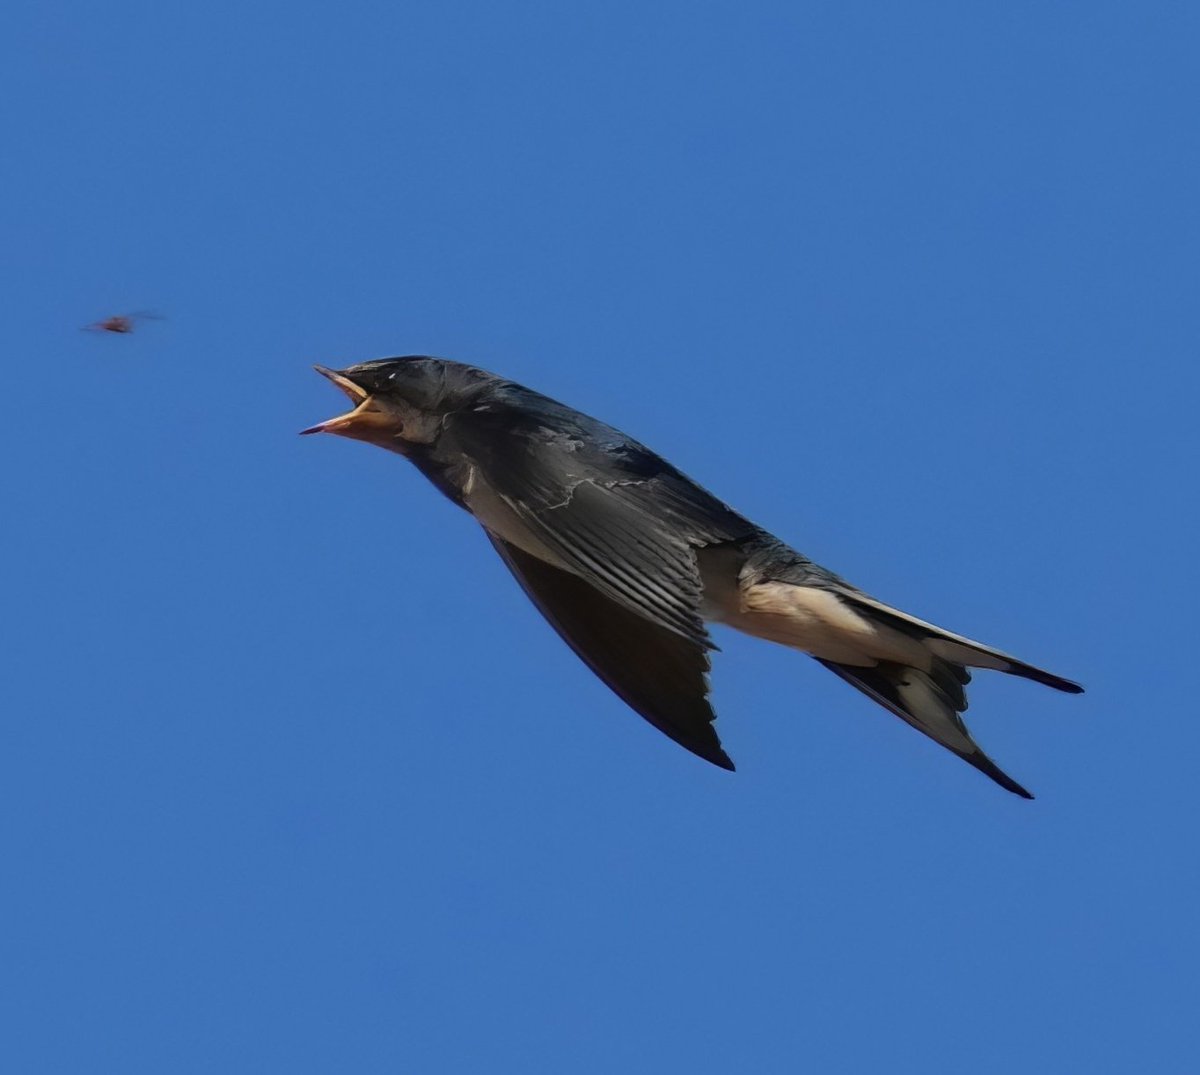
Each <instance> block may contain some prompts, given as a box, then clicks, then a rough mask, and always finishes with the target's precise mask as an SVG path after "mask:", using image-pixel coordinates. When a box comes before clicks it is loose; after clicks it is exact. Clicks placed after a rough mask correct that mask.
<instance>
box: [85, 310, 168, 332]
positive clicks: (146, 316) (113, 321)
mask: <svg viewBox="0 0 1200 1075" xmlns="http://www.w3.org/2000/svg"><path fill="white" fill-rule="evenodd" d="M161 320H162V318H161V317H160V316H159V315H158V314H152V313H145V312H141V313H136V314H113V316H112V317H106V318H105V319H104V320H103V321H93V322H92V323H91V324H90V325H84V326H83V331H84V332H117V333H125V332H132V331H133V329H134V326H135V325H136V324H137V323H138V322H139V321H161Z"/></svg>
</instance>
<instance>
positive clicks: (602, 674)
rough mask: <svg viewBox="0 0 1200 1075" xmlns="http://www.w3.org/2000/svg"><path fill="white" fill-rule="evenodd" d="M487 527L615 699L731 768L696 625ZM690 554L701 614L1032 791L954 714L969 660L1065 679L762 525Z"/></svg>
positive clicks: (1058, 682)
mask: <svg viewBox="0 0 1200 1075" xmlns="http://www.w3.org/2000/svg"><path fill="white" fill-rule="evenodd" d="M485 530H486V528H485ZM488 534H489V537H490V538H491V540H492V543H493V545H494V546H495V547H496V549H497V551H498V552H499V553H500V556H501V558H502V559H503V560H504V562H505V563H506V564H507V566H508V567H509V569H510V570H511V571H512V573H513V574H514V575H515V576H516V578H517V580H518V582H519V583H520V584H521V587H522V588H523V589H524V591H525V593H526V594H527V595H528V596H529V598H530V600H532V601H533V603H534V604H535V605H536V606H537V608H538V609H539V611H541V613H542V615H543V616H545V618H546V619H547V620H548V621H549V622H550V624H551V625H552V626H553V627H554V629H555V630H556V631H558V633H559V635H560V636H561V637H562V638H563V639H564V640H565V641H566V642H567V644H568V645H569V646H570V647H571V648H572V649H573V650H574V651H575V653H576V654H577V655H578V656H579V657H580V658H581V659H582V660H583V661H584V663H585V664H587V665H588V667H589V668H591V669H592V671H593V672H595V673H596V675H597V676H599V678H600V679H601V680H603V681H604V682H605V683H606V684H607V685H608V686H609V687H610V688H611V689H612V690H613V691H614V692H615V693H616V694H617V695H618V696H619V697H620V698H621V699H622V700H623V701H625V702H626V703H627V704H628V705H629V706H630V707H631V708H633V709H634V710H636V711H637V712H638V713H640V714H641V715H642V716H643V717H644V718H645V719H646V720H648V721H649V722H650V723H651V724H653V725H654V726H655V727H656V728H658V729H659V730H660V731H661V732H663V733H664V734H666V735H668V736H670V737H671V738H672V739H674V740H675V741H676V742H677V743H679V744H680V745H681V746H684V747H686V748H687V749H688V750H690V751H692V752H693V753H694V754H697V755H699V756H700V757H702V758H704V759H705V760H707V761H710V762H712V763H713V764H714V765H719V766H720V767H721V768H724V769H733V768H734V766H733V762H732V760H731V759H730V758H729V755H728V754H726V753H725V751H724V749H723V748H722V746H721V743H720V740H719V739H718V737H717V734H716V731H715V730H714V728H713V726H712V722H713V721H714V720H715V717H716V714H715V713H714V712H713V709H712V707H711V705H710V703H709V700H708V693H709V683H708V672H709V659H708V649H710V648H714V647H712V646H711V643H709V642H708V641H707V636H705V639H704V640H698V639H695V638H688V637H685V636H684V635H682V634H681V633H679V632H677V631H675V630H672V629H670V628H669V627H668V626H666V625H662V624H655V623H653V622H652V621H650V620H649V619H646V618H645V617H643V616H641V615H639V614H637V613H635V612H632V611H630V610H629V609H628V608H627V607H626V606H625V605H624V604H623V603H622V602H620V601H616V600H612V599H611V598H609V597H608V596H606V595H605V594H603V593H602V592H600V591H599V590H598V589H597V588H596V587H595V586H593V585H592V584H591V583H590V582H588V581H585V580H584V579H582V578H580V577H579V576H577V575H575V574H573V573H572V572H571V571H570V570H569V569H566V568H565V567H564V566H563V565H562V564H557V565H556V564H551V563H548V562H547V560H546V559H544V558H540V557H539V556H538V555H535V554H533V553H531V552H526V551H524V550H522V549H521V548H519V547H517V546H515V545H514V544H512V543H511V542H508V541H505V540H504V539H503V538H500V537H498V536H497V535H496V534H494V533H491V532H490V531H488ZM694 555H695V560H696V566H697V574H698V577H699V580H700V586H701V590H700V593H701V598H700V611H701V613H702V614H703V616H704V618H705V620H708V621H714V622H719V623H724V624H726V625H728V626H730V627H733V628H735V629H736V630H739V631H742V632H743V633H745V634H748V635H752V636H754V637H756V638H762V639H766V640H767V641H771V642H776V643H779V644H781V645H786V646H789V647H791V648H794V649H797V650H800V651H802V652H805V653H807V654H809V655H810V656H812V657H813V658H815V659H816V660H817V661H819V662H820V663H821V664H823V665H824V666H825V667H826V668H828V669H829V670H830V671H832V672H834V673H835V674H836V675H838V676H839V677H841V678H842V679H843V680H845V681H846V682H847V683H849V684H850V685H851V686H853V687H856V688H857V689H858V690H860V691H862V692H863V693H864V694H866V695H867V696H868V697H869V698H871V699H873V700H874V701H876V702H878V703H879V704H880V705H882V706H883V707H884V708H886V709H888V710H889V711H890V712H892V713H894V714H895V715H896V716H898V717H900V718H901V719H902V720H904V721H906V722H907V723H909V724H911V725H912V726H913V727H914V728H916V729H917V730H918V731H921V732H923V733H924V734H925V735H927V736H929V737H930V738H931V739H933V740H934V741H935V742H938V743H940V744H941V745H942V746H944V747H946V748H947V749H949V750H951V751H953V752H954V753H955V754H957V755H958V756H959V757H961V758H962V759H963V760H964V761H966V762H968V763H970V764H971V765H973V766H975V768H977V769H979V770H980V771H981V772H983V773H985V774H987V775H988V776H989V777H991V778H992V779H993V780H994V781H996V783H998V784H999V785H1000V786H1001V787H1003V788H1005V789H1006V790H1008V791H1011V792H1013V793H1014V794H1017V795H1020V796H1022V797H1024V798H1032V795H1030V793H1029V792H1028V791H1026V789H1025V788H1023V787H1022V786H1021V785H1020V784H1018V783H1017V782H1016V781H1015V780H1013V779H1012V778H1011V777H1009V776H1008V775H1007V774H1006V773H1004V772H1003V771H1002V770H1001V769H1000V768H999V767H998V766H997V765H996V764H995V763H994V762H993V761H992V760H991V759H990V758H989V757H988V756H987V755H986V754H985V753H984V752H983V751H982V750H981V749H980V748H979V746H978V744H977V743H975V741H974V740H973V739H972V738H971V735H970V733H969V732H968V730H967V728H966V725H965V724H964V723H963V721H962V717H961V714H962V713H963V712H964V711H965V710H966V708H967V699H966V693H965V687H966V684H967V683H968V682H969V681H970V679H971V674H970V672H969V671H968V665H970V666H973V667H980V668H993V669H996V670H998V671H1003V672H1008V673H1010V674H1012V675H1017V676H1022V677H1024V678H1027V679H1033V680H1035V681H1037V682H1040V683H1044V684H1046V685H1048V686H1051V687H1055V688H1057V689H1059V690H1065V691H1070V692H1077V691H1078V690H1079V688H1078V687H1077V686H1076V685H1075V684H1073V683H1070V682H1069V681H1067V680H1063V679H1060V678H1059V677H1057V676H1054V675H1051V674H1050V673H1048V672H1043V671H1042V670H1040V669H1037V668H1034V667H1032V666H1030V665H1027V664H1024V663H1023V662H1020V661H1017V660H1016V659H1014V658H1011V657H1008V656H1007V655H1004V654H1001V653H999V652H998V651H996V650H993V649H991V648H990V647H986V646H983V645H981V644H979V643H976V642H973V641H971V640H969V639H966V638H962V637H961V636H957V635H953V634H951V633H949V632H945V631H942V630H941V629H940V628H937V627H934V626H932V625H931V624H926V623H924V622H923V621H920V620H916V619H914V618H913V617H910V616H907V615H906V614H904V613H902V612H899V611H898V610H895V609H891V608H889V607H888V606H886V605H883V604H881V603H880V602H877V601H875V600H874V599H872V598H870V597H868V596H867V595H865V594H862V593H859V592H858V591H857V590H855V589H854V588H853V587H850V586H849V585H848V584H846V583H844V582H842V580H840V579H837V578H836V576H833V575H831V574H830V573H828V572H826V571H825V570H824V569H822V568H819V567H817V565H815V564H811V563H810V562H809V561H807V560H805V559H804V558H803V557H800V556H799V555H798V554H796V553H794V552H793V551H792V550H790V549H787V548H786V546H783V545H782V543H780V542H777V541H776V540H775V539H773V538H770V537H768V536H767V535H764V534H761V532H760V534H756V535H754V536H753V537H751V538H750V539H748V540H743V541H732V542H724V543H719V544H716V545H711V546H704V547H701V548H699V549H696V550H694ZM789 575H790V576H791V578H789V577H788V576H789Z"/></svg>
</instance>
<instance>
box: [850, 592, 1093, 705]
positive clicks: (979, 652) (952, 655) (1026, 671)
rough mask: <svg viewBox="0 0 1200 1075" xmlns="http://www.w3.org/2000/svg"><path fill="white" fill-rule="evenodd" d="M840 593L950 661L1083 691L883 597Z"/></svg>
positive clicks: (1066, 689)
mask: <svg viewBox="0 0 1200 1075" xmlns="http://www.w3.org/2000/svg"><path fill="white" fill-rule="evenodd" d="M841 597H842V599H843V600H845V601H849V602H850V604H852V605H856V606H857V607H858V609H859V611H861V612H866V613H868V614H872V615H874V616H875V617H877V618H882V619H883V620H884V621H885V622H886V623H888V624H889V625H890V626H892V627H895V628H896V629H897V630H900V631H903V632H904V633H905V634H908V635H911V636H912V637H913V638H918V639H920V640H921V641H922V642H923V643H924V644H925V645H926V646H927V647H928V648H929V650H930V652H931V653H934V654H936V655H937V656H938V657H941V658H943V659H944V660H946V661H949V662H951V663H954V664H964V665H969V666H970V667H972V668H994V669H995V670H996V671H997V672H1007V673H1008V674H1009V675H1010V676H1020V677H1021V678H1022V679H1031V680H1033V681H1034V683H1041V684H1043V685H1044V686H1046V687H1053V688H1054V689H1055V690H1056V691H1066V692H1067V694H1082V693H1083V688H1082V687H1081V686H1080V685H1079V684H1078V683H1073V682H1072V681H1071V680H1069V679H1063V677H1062V676H1056V675H1054V673H1052V672H1047V671H1045V670H1044V669H1041V668H1036V667H1035V666H1034V665H1032V664H1026V663H1025V662H1024V661H1018V660H1017V659H1016V657H1011V656H1009V654H1007V653H1004V652H1003V651H1001V650H998V649H994V648H993V647H991V646H985V645H984V644H983V643H982V642H976V641H975V640H974V639H973V638H967V637H965V636H964V635H956V634H955V633H954V632H953V631H947V630H946V629H945V628H944V627H938V626H937V625H936V624H933V623H929V622H928V621H926V620H919V619H917V617H916V616H910V615H909V614H908V613H907V612H901V611H900V610H899V609H898V608H892V607H891V605H885V604H884V603H883V602H882V601H877V600H875V598H873V597H868V596H867V595H866V594H864V593H859V592H858V591H857V590H853V591H846V592H842V593H841Z"/></svg>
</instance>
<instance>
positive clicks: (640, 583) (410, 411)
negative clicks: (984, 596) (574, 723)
mask: <svg viewBox="0 0 1200 1075" xmlns="http://www.w3.org/2000/svg"><path fill="white" fill-rule="evenodd" d="M316 368H317V371H318V372H319V373H321V374H323V375H324V376H326V377H328V378H329V380H331V381H332V382H333V383H334V384H335V385H337V387H338V388H340V389H341V390H342V391H343V392H344V393H345V394H346V395H347V396H348V397H349V398H350V401H351V403H352V404H353V405H354V406H353V409H351V410H350V411H348V412H347V413H346V414H342V415H339V416H338V417H336V418H331V419H329V420H328V421H326V422H322V423H320V424H319V425H315V426H312V427H311V428H309V429H306V430H304V433H335V434H338V435H339V436H343V437H350V438H352V439H354V440H360V441H365V442H367V443H369V444H375V445H378V446H379V447H381V448H387V449H388V450H389V451H393V452H396V453H398V454H400V455H403V456H405V457H406V458H407V459H408V460H409V461H410V462H412V463H413V464H414V465H415V466H416V467H417V469H418V470H420V471H421V473H422V474H424V475H425V477H426V478H428V479H429V480H430V481H431V482H432V483H433V484H434V485H435V486H436V487H437V488H438V489H439V490H441V492H442V493H444V494H445V495H446V496H447V497H449V498H450V500H452V501H453V502H454V503H455V504H457V505H458V506H459V507H461V508H464V509H465V510H466V511H468V512H470V514H471V515H473V516H474V517H475V519H476V521H477V522H478V523H479V524H480V525H481V526H482V527H483V530H484V533H486V534H487V536H488V539H489V540H490V541H491V543H492V545H493V546H495V549H496V551H497V552H498V553H499V554H500V558H501V559H502V560H503V561H504V563H505V564H506V565H507V567H508V569H509V570H510V571H511V572H512V573H513V575H514V576H515V577H516V580H517V582H518V583H520V585H521V587H522V589H523V590H524V591H525V593H526V594H527V595H528V597H529V599H530V600H531V601H532V602H533V603H534V605H536V606H537V608H538V610H539V611H540V612H541V613H542V615H543V616H545V617H546V619H547V620H548V621H549V622H550V625H551V626H552V627H553V628H554V629H555V630H556V631H557V632H558V633H559V635H561V636H562V638H563V641H565V642H566V643H567V645H568V646H570V647H571V649H573V650H574V651H575V653H576V654H577V655H578V656H579V658H580V659H581V660H582V661H583V662H584V663H585V664H586V665H587V666H588V667H589V668H590V669H591V670H592V671H593V672H594V673H595V674H596V675H597V676H599V678H600V679H602V680H603V681H604V682H605V683H606V684H607V685H608V686H609V687H610V688H612V690H613V691H614V692H615V693H616V694H617V695H618V696H619V697H620V698H621V699H623V700H624V701H625V702H626V703H627V704H628V705H629V706H630V707H631V708H632V709H634V710H635V711H636V712H638V713H639V714H641V716H643V717H644V718H645V719H646V720H647V721H649V722H650V723H651V724H653V725H654V727H656V728H658V729H659V731H661V732H663V733H664V734H666V735H668V736H670V738H672V739H674V740H675V742H677V743H679V744H680V745H681V746H683V747H686V748H687V749H688V750H690V751H692V752H693V753H694V754H698V755H699V756H700V757H701V758H704V759H706V760H707V761H710V762H712V763H713V764H714V765H719V766H720V767H721V768H723V769H732V768H733V762H732V761H731V760H730V758H729V756H728V755H727V754H726V753H725V751H724V750H723V749H722V747H721V742H720V740H719V739H718V738H717V734H716V731H715V730H714V729H713V721H714V720H715V719H716V714H715V713H714V712H713V709H712V706H711V704H710V703H709V699H708V672H709V656H708V655H709V651H710V650H712V649H715V648H716V647H715V646H714V645H713V643H712V641H711V639H710V638H709V634H708V630H707V628H706V626H705V625H706V623H707V622H714V621H715V622H718V623H724V624H727V625H729V626H730V627H734V628H736V629H737V630H739V631H743V632H745V633H746V634H749V635H753V636H754V637H756V638H763V639H766V640H768V641H770V642H777V643H780V644H781V645H784V646H789V647H792V648H794V649H798V650H802V651H803V652H805V653H807V654H809V655H810V656H812V657H813V658H815V659H816V660H817V661H819V662H820V663H821V664H823V665H824V666H825V667H826V668H828V669H829V670H830V671H831V672H833V673H834V674H835V675H837V676H840V677H841V678H842V679H844V680H845V681H846V682H847V683H849V684H850V685H851V686H852V687H855V688H857V689H858V690H860V691H862V692H863V693H864V694H865V695H867V696H868V697H869V698H872V699H873V700H874V701H876V702H878V703H879V704H880V705H881V706H883V707H884V708H885V709H888V710H890V711H891V712H892V713H894V714H895V715H896V716H898V717H900V719H901V720H904V721H906V722H907V723H908V724H910V725H912V726H913V727H914V728H916V729H917V730H918V731H920V732H923V733H924V734H925V735H927V736H929V737H930V738H931V739H933V740H934V741H935V742H937V743H940V744H941V745H942V746H944V747H946V748H947V749H948V750H951V751H953V752H954V753H955V754H957V755H958V756H959V757H960V758H962V759H963V760H964V761H966V762H969V763H970V764H971V765H973V766H975V768H976V769H979V770H980V771H981V772H983V773H985V774H986V775H987V776H989V777H991V778H992V779H993V780H994V781H995V782H996V783H997V784H999V785H1000V786H1001V787H1003V788H1006V789H1007V790H1008V791H1011V792H1013V793H1015V794H1017V795H1020V796H1023V797H1024V798H1027V799H1028V798H1032V797H1033V796H1032V795H1030V794H1029V792H1028V791H1026V790H1025V789H1024V788H1023V787H1021V785H1020V784H1018V783H1017V782H1016V781H1015V780H1013V779H1012V778H1011V777H1009V776H1008V775H1007V774H1005V773H1004V772H1002V771H1001V770H1000V768H999V767H998V766H997V765H996V764H995V763H994V762H993V761H992V760H991V758H989V757H988V756H987V755H986V754H984V752H983V751H982V750H981V749H980V748H979V746H978V745H977V744H976V742H975V741H974V739H972V738H971V734H970V732H969V731H968V730H967V726H966V725H965V724H964V723H963V720H962V715H961V714H962V713H963V711H964V710H965V709H966V708H967V698H966V693H965V689H964V688H965V687H966V685H967V683H968V682H969V681H970V678H971V673H970V671H969V669H971V668H989V669H994V670H996V671H999V672H1007V673H1008V674H1009V675H1014V676H1021V677H1022V678H1024V679H1031V680H1033V681H1034V682H1036V683H1042V684H1045V685H1046V686H1048V687H1053V688H1055V689H1056V690H1060V691H1067V692H1068V693H1071V694H1078V693H1080V692H1081V691H1082V690H1083V688H1082V687H1080V686H1079V685H1078V684H1075V683H1072V682H1071V681H1070V680H1066V679H1062V678H1060V677H1059V676H1056V675H1053V674H1051V673H1050V672H1045V671H1043V670H1042V669H1040V668H1036V667H1034V666H1033V665H1030V664H1026V663H1025V662H1023V661H1019V660H1017V659H1016V658H1015V657H1010V656H1009V655H1008V654H1006V653H1002V652H1000V651H999V650H997V649H993V648H992V647H991V646H985V645H983V644H982V643H980V642H975V641H973V640H971V639H969V638H965V637H964V636H962V635H957V634H954V633H952V632H950V631H947V630H944V629H943V628H941V627H937V626H935V625H934V624H932V623H927V622H926V621H925V620H919V619H917V618H916V617H915V616H910V615H909V614H908V613H906V612H901V611H900V610H899V609H896V608H892V607H891V606H890V605H887V604H885V603H884V602H882V601H880V600H878V599H877V598H874V597H872V596H870V595H869V594H866V593H864V592H863V591H862V590H860V589H858V588H857V587H856V586H852V585H851V584H850V583H849V582H847V581H846V580H845V579H843V578H840V577H839V576H838V575H835V574H834V573H833V572H832V571H828V570H827V569H825V568H823V567H821V566H820V565H819V564H815V563H813V562H812V561H811V560H809V559H808V558H807V557H805V556H803V555H802V554H800V553H798V552H796V551H795V550H794V549H792V548H790V547H789V546H787V545H785V544H784V543H783V542H782V541H780V540H779V539H778V538H776V537H774V536H773V535H771V534H769V533H767V532H766V531H765V530H763V529H762V528H761V527H758V526H755V524H754V523H752V522H750V521H749V520H748V519H746V518H744V517H743V516H741V515H739V514H738V513H737V512H736V511H734V510H733V509H732V508H730V507H728V506H727V505H726V504H724V503H722V502H721V501H720V500H718V499H717V498H716V497H714V496H713V495H712V494H711V493H709V492H708V491H707V490H705V489H702V488H701V487H700V486H699V485H697V484H696V483H695V482H694V481H692V480H691V479H690V478H688V477H686V476H685V475H684V474H682V473H680V472H679V471H678V470H676V469H675V468H674V467H673V466H672V465H671V464H670V463H668V462H667V461H666V460H665V459H662V458H661V457H660V456H658V455H655V453H654V452H652V451H650V450H649V449H648V448H646V447H644V446H643V445H641V444H639V443H638V442H637V441H635V440H633V439H631V438H630V437H628V436H626V435H625V434H624V433H622V432H621V431H620V430H617V429H614V428H613V427H612V426H608V425H605V424H604V423H603V422H600V421H597V420H596V419H595V418H590V417H589V416H588V415H586V414H582V413H581V412H579V411H576V410H573V409H572V408H570V407H567V406H565V405H564V404H562V403H558V402H556V401H555V400H552V399H549V398H548V397H546V396H543V395H541V394H540V393H538V392H534V391H533V390H531V389H529V388H525V387H524V386H522V385H519V384H516V383H514V382H513V381H508V380H505V379H504V378H502V377H499V376H497V375H495V374H492V373H488V372H487V371H486V370H481V369H477V368H476V367H474V366H466V365H463V364H461V363H458V362H450V361H447V360H445V359H440V358H430V357H427V356H423V355H414V356H407V357H403V358H387V359H381V360H378V361H374V362H365V363H362V364H361V365H356V366H350V367H348V368H347V369H344V370H330V369H326V368H324V367H323V366H317V367H316Z"/></svg>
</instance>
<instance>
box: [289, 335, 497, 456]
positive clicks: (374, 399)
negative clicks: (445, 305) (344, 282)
mask: <svg viewBox="0 0 1200 1075" xmlns="http://www.w3.org/2000/svg"><path fill="white" fill-rule="evenodd" d="M315 368H316V370H317V372H318V373H320V374H323V375H324V376H326V377H328V378H329V379H330V380H331V381H332V382H333V383H334V384H336V385H337V386H338V388H340V389H341V390H342V391H343V392H345V393H346V395H347V396H349V397H350V402H351V403H353V404H354V407H353V409H352V410H349V411H347V412H346V413H345V414H340V415H338V416H337V417H336V418H330V419H329V420H328V421H325V422H321V423H320V424H319V425H315V426H311V427H310V428H308V429H305V430H303V431H302V432H304V433H336V434H338V435H339V436H342V437H351V438H353V439H354V440H362V441H367V442H368V443H370V444H377V445H378V446H379V447H381V448H387V449H388V450H389V451H393V452H399V453H400V454H401V455H404V454H407V452H408V451H409V449H410V448H411V447H412V446H413V445H418V444H425V445H428V444H433V443H434V442H435V441H436V440H437V438H438V435H439V434H440V433H441V428H442V420H443V419H444V418H445V417H446V415H447V414H449V413H451V412H452V411H455V410H458V409H460V408H461V407H464V406H466V405H468V404H469V403H470V402H471V401H472V400H473V399H475V398H477V397H478V396H479V395H480V394H481V392H483V391H484V390H486V388H487V387H488V385H490V384H494V383H495V382H496V381H497V378H496V377H494V376H493V375H492V374H490V373H486V372H484V371H483V370H480V369H476V368H475V367H474V366H464V365H462V364H461V363H459V362H449V361H447V360H446V359H442V358H429V357H426V356H424V355H412V356H408V357H405V358H382V359H379V360H377V361H375V362H363V363H361V364H360V365H357V366H348V367H347V368H346V369H344V370H331V369H326V368H325V367H324V366H317V367H315Z"/></svg>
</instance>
